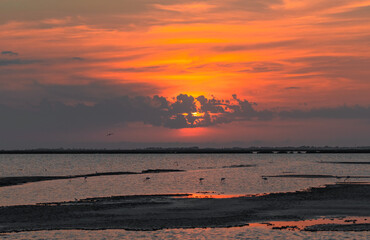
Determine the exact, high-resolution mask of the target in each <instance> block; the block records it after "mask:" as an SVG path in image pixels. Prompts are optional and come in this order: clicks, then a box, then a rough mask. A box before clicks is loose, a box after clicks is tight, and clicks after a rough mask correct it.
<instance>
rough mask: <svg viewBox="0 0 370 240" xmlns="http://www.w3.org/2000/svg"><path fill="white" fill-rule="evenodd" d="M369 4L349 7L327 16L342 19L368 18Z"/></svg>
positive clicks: (369, 16) (369, 15)
mask: <svg viewBox="0 0 370 240" xmlns="http://www.w3.org/2000/svg"><path fill="white" fill-rule="evenodd" d="M369 13H370V5H368V6H361V7H356V8H350V9H348V10H347V11H343V12H339V13H334V14H330V15H329V17H333V18H342V19H364V18H370V14H369Z"/></svg>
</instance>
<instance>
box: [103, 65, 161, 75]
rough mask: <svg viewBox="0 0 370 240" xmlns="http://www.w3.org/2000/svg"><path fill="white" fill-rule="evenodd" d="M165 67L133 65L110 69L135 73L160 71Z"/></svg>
mask: <svg viewBox="0 0 370 240" xmlns="http://www.w3.org/2000/svg"><path fill="white" fill-rule="evenodd" d="M162 69H163V66H147V67H132V68H114V69H110V70H111V71H115V72H133V73H140V72H158V71H161V70H162Z"/></svg>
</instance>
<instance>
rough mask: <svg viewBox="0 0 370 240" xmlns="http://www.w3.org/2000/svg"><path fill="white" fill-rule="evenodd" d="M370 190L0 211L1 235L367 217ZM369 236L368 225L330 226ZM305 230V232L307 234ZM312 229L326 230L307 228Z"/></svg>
mask: <svg viewBox="0 0 370 240" xmlns="http://www.w3.org/2000/svg"><path fill="white" fill-rule="evenodd" d="M369 202H370V185H368V184H360V183H358V184H357V183H347V184H336V185H328V186H326V187H324V188H312V189H310V190H307V191H299V192H293V193H277V194H269V195H265V196H253V197H238V198H223V199H211V198H189V195H187V194H183V195H181V194H179V195H151V196H118V197H110V198H93V199H85V200H79V201H75V202H64V203H48V204H39V205H27V206H10V207H1V208H0V233H6V232H15V231H34V230H60V229H126V230H157V229H163V228H201V227H231V226H243V225H247V224H248V223H250V222H266V221H273V220H280V221H287V220H303V219H311V218H315V217H319V216H320V217H322V216H333V217H335V216H338V217H339V216H366V217H367V216H369V218H370V204H369ZM332 229H334V230H346V231H350V230H357V231H369V230H370V223H365V224H361V225H359V224H351V225H346V226H335V227H332ZM307 230H310V229H307ZM311 230H315V231H320V230H331V229H330V228H329V227H326V228H325V226H324V227H323V226H321V227H320V226H317V227H316V228H315V227H311Z"/></svg>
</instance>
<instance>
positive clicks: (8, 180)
mask: <svg viewBox="0 0 370 240" xmlns="http://www.w3.org/2000/svg"><path fill="white" fill-rule="evenodd" d="M184 171H185V170H179V169H148V170H143V171H141V172H102V173H98V172H97V173H91V174H81V175H69V176H21V177H3V178H0V187H5V186H12V185H20V184H25V183H30V182H41V181H49V180H60V179H72V178H82V177H97V176H112V175H130V174H147V173H166V172H184Z"/></svg>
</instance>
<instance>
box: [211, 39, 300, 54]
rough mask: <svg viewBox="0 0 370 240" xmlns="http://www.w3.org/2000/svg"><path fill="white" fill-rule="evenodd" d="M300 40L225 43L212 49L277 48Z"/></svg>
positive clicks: (222, 50) (218, 50)
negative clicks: (239, 43)
mask: <svg viewBox="0 0 370 240" xmlns="http://www.w3.org/2000/svg"><path fill="white" fill-rule="evenodd" d="M298 42H300V41H299V40H285V41H276V42H265V43H255V44H241V45H226V46H216V47H213V48H212V49H213V50H214V51H217V52H236V51H248V50H260V49H268V48H278V47H290V46H292V44H294V43H298Z"/></svg>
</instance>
